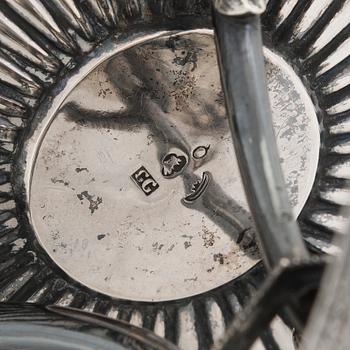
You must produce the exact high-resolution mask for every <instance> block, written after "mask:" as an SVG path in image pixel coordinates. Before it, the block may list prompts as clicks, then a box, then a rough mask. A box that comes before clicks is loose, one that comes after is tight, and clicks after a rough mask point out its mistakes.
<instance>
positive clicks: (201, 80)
mask: <svg viewBox="0 0 350 350" xmlns="http://www.w3.org/2000/svg"><path fill="white" fill-rule="evenodd" d="M171 34H172V35H171ZM101 50H104V51H103V55H101V56H99V55H97V56H96V57H97V58H95V59H92V60H90V61H88V62H87V64H86V65H85V66H83V67H82V68H81V70H80V72H79V74H76V75H75V76H74V75H73V76H72V78H71V80H69V79H68V80H67V81H68V83H67V84H66V86H65V87H64V88H63V89H62V91H61V93H60V94H58V95H57V96H55V97H54V98H53V100H52V102H51V108H49V110H48V113H46V114H45V115H44V114H42V115H43V116H44V117H43V118H42V120H41V121H40V122H38V124H37V125H36V127H35V130H34V133H33V135H32V137H31V138H30V139H29V140H28V141H27V144H26V149H27V168H26V175H25V178H26V181H27V191H28V194H29V209H30V212H29V216H30V221H31V223H32V225H33V227H34V230H35V233H36V235H37V237H38V239H39V242H40V243H41V245H42V247H43V248H44V249H45V251H46V252H47V253H48V254H49V255H50V257H51V258H52V259H53V261H54V262H55V263H56V264H57V265H58V266H60V267H61V268H62V269H63V270H64V271H65V272H66V273H67V274H68V275H70V276H71V277H72V278H74V279H75V280H77V281H79V282H80V283H82V284H84V285H86V286H88V287H90V288H92V289H94V290H96V291H99V292H102V293H105V294H108V295H111V296H113V297H117V298H124V299H132V300H142V301H164V300H171V299H178V298H182V297H186V296H191V295H195V294H198V293H201V292H204V291H207V290H210V289H213V288H215V287H218V286H220V285H222V284H224V283H226V282H229V281H230V280H232V278H235V277H238V276H240V275H241V274H242V273H244V272H245V271H247V270H248V269H249V268H251V267H252V266H253V265H254V264H255V263H256V262H257V261H258V259H259V256H258V254H257V251H256V246H255V245H254V244H250V243H252V240H253V232H254V230H253V227H252V222H251V218H250V214H249V212H248V206H247V203H246V200H245V196H244V191H243V188H242V184H241V179H240V176H239V170H238V166H237V164H236V162H235V160H234V159H235V154H234V151H233V146H232V140H231V136H230V131H229V127H228V120H227V117H226V115H225V108H224V104H223V95H222V91H221V84H220V79H219V72H218V68H217V61H216V52H215V45H214V41H213V36H212V32H211V31H210V30H198V31H193V32H183V33H181V32H178V33H169V34H168V33H164V32H163V33H162V32H159V33H154V34H152V35H149V36H147V35H144V36H141V37H137V38H134V39H133V41H128V46H127V47H123V46H122V45H121V46H118V47H114V46H113V45H110V46H106V47H105V48H101ZM101 52H102V51H101ZM265 60H266V68H267V81H268V90H269V96H270V101H271V106H272V112H273V120H274V128H275V133H276V136H277V143H278V147H279V151H280V158H281V165H282V168H283V170H284V175H285V179H286V183H287V186H288V193H289V199H290V202H291V204H292V206H293V208H294V215H295V216H297V215H298V214H299V212H300V210H301V209H302V207H303V206H304V203H305V201H306V199H307V197H308V195H309V193H310V189H311V186H312V184H313V181H314V176H315V172H316V167H317V162H318V152H319V143H320V140H319V130H318V123H317V118H316V114H315V111H314V108H313V105H312V102H311V99H310V97H309V96H308V94H307V91H306V90H305V88H304V86H303V84H302V83H301V81H300V80H299V78H298V77H297V76H296V74H295V73H294V71H293V70H292V69H291V67H290V66H289V65H288V64H287V63H286V61H285V60H284V59H283V58H281V57H280V56H278V55H276V54H275V53H273V52H272V51H270V50H268V49H265ZM39 115H40V113H39ZM252 142H254V140H252Z"/></svg>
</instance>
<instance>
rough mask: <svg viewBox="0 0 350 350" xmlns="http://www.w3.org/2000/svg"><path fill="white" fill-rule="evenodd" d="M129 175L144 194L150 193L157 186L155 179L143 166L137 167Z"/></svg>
mask: <svg viewBox="0 0 350 350" xmlns="http://www.w3.org/2000/svg"><path fill="white" fill-rule="evenodd" d="M130 177H131V178H132V180H133V181H134V182H135V183H136V185H137V186H138V187H139V188H140V189H141V190H142V192H143V193H144V194H145V195H146V196H149V195H150V194H152V193H153V192H154V191H155V190H156V189H157V188H158V187H159V184H158V183H157V181H156V180H154V178H153V177H152V175H151V174H150V173H149V172H148V171H147V169H146V168H145V167H144V166H141V167H140V168H139V169H137V170H136V171H135V172H134V173H133V174H132V175H131V176H130Z"/></svg>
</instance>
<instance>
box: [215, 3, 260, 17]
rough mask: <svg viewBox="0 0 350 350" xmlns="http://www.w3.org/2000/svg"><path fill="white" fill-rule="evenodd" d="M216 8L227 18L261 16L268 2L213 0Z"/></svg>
mask: <svg viewBox="0 0 350 350" xmlns="http://www.w3.org/2000/svg"><path fill="white" fill-rule="evenodd" d="M213 3H214V8H215V10H216V11H218V12H219V13H221V14H223V15H225V16H246V15H261V14H262V13H263V12H264V11H265V9H266V0H213Z"/></svg>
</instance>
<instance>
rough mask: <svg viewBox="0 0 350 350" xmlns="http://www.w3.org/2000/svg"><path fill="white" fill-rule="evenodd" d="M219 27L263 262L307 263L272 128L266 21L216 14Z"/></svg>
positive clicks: (233, 123)
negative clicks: (264, 45)
mask: <svg viewBox="0 0 350 350" xmlns="http://www.w3.org/2000/svg"><path fill="white" fill-rule="evenodd" d="M232 3H235V2H234V1H233V2H232ZM214 26H215V29H216V45H217V50H218V54H219V63H220V74H221V81H222V85H223V89H224V94H225V101H226V109H227V113H228V117H229V122H230V129H231V133H232V138H233V142H234V146H235V150H236V154H237V158H238V164H239V168H240V172H241V175H242V179H243V184H244V187H245V191H246V195H247V199H248V203H249V207H250V209H251V212H252V214H253V218H254V221H255V225H256V229H257V234H258V237H257V238H258V241H259V243H260V247H261V249H262V254H263V258H264V260H265V263H266V265H267V266H268V267H274V266H276V265H279V264H280V262H281V260H282V259H284V258H287V259H294V260H298V259H307V257H308V253H307V250H306V248H305V245H304V242H303V239H302V236H301V234H300V231H299V228H298V225H297V223H296V222H295V220H294V218H293V215H292V211H291V208H290V205H289V201H288V196H287V192H286V186H285V183H284V179H283V174H282V170H281V167H280V161H279V155H278V150H277V146H276V140H275V135H274V131H273V126H272V119H271V111H270V105H269V97H268V94H267V89H266V77H265V68H264V58H263V53H262V38H261V29H260V18H259V16H256V15H251V16H246V17H237V16H225V15H222V14H221V13H219V12H217V11H215V10H214Z"/></svg>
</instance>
